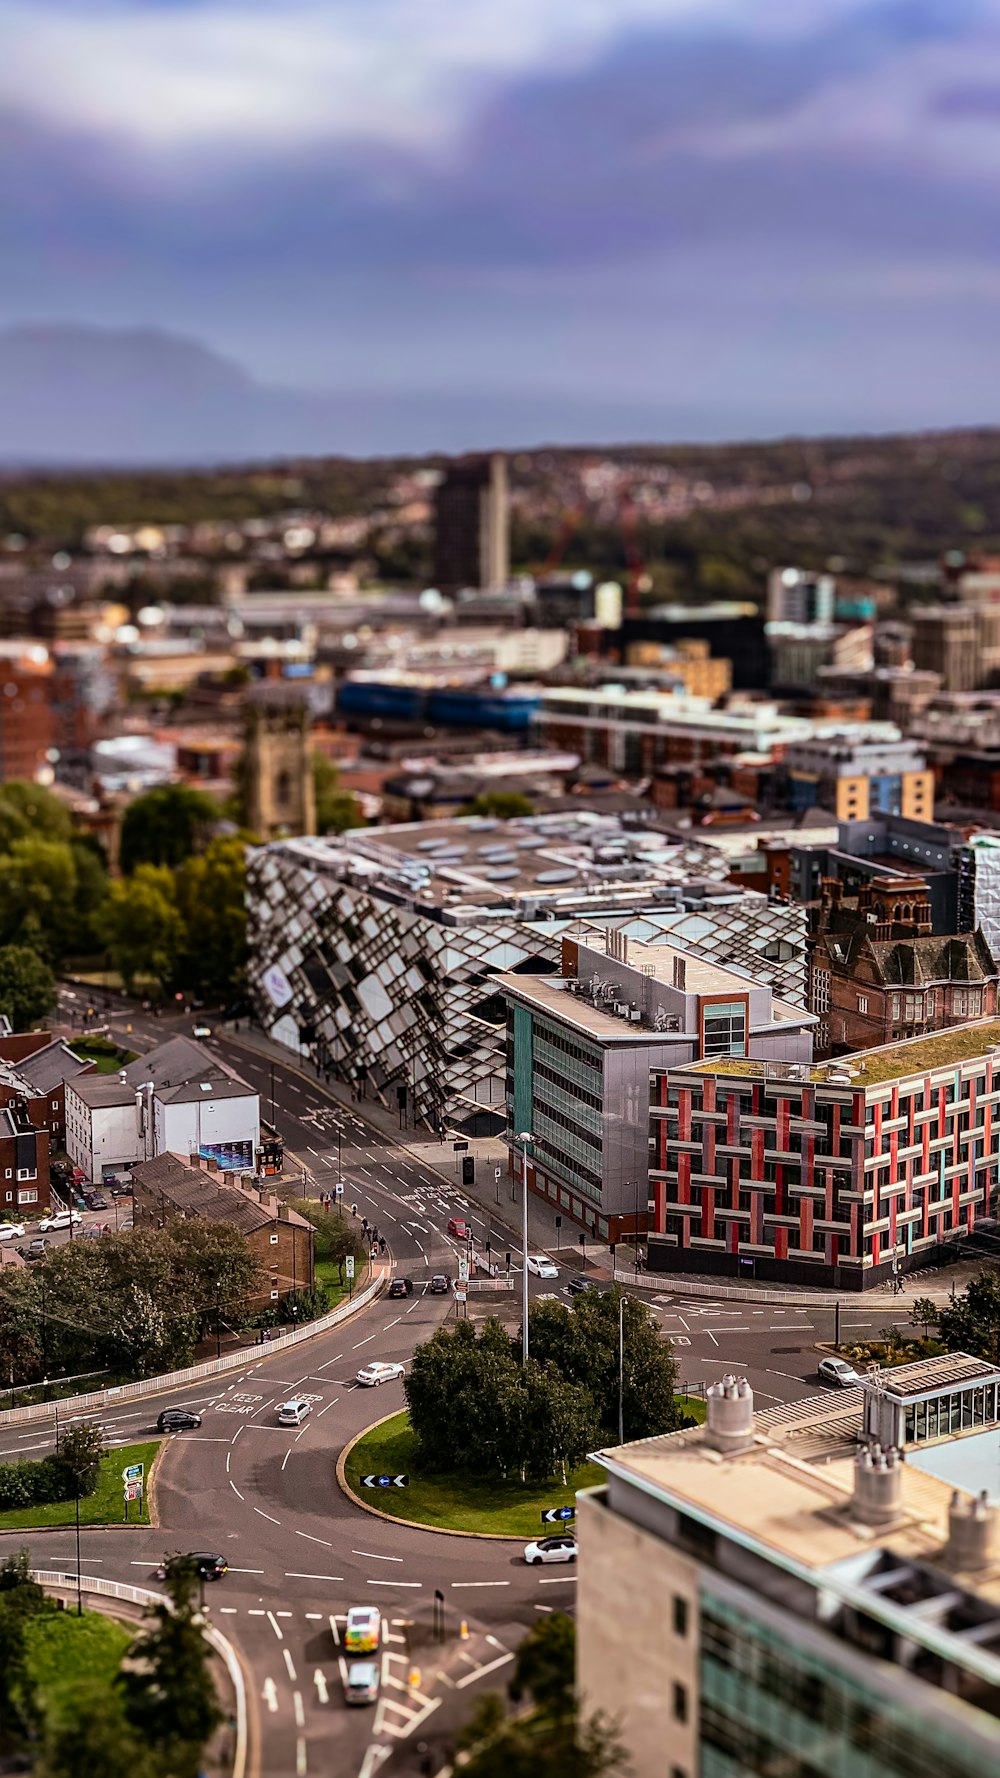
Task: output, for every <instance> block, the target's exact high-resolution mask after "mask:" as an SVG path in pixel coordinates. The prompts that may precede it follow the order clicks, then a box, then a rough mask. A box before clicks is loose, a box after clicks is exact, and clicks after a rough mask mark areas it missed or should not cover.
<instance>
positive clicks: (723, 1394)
mask: <svg viewBox="0 0 1000 1778" xmlns="http://www.w3.org/2000/svg"><path fill="white" fill-rule="evenodd" d="M705 1443H706V1445H709V1446H710V1447H711V1449H712V1450H713V1451H721V1452H722V1453H723V1455H724V1456H726V1457H735V1456H736V1455H737V1453H738V1452H740V1451H748V1450H749V1449H750V1447H751V1445H752V1444H753V1390H752V1389H751V1387H750V1385H749V1383H748V1382H747V1380H746V1378H745V1377H735V1376H734V1375H733V1373H732V1372H731V1371H727V1373H726V1375H725V1376H724V1377H723V1379H722V1382H721V1383H710V1384H709V1386H708V1388H707V1389H706V1391H705Z"/></svg>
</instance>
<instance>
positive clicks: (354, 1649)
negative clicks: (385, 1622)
mask: <svg viewBox="0 0 1000 1778" xmlns="http://www.w3.org/2000/svg"><path fill="white" fill-rule="evenodd" d="M381 1640H382V1613H381V1612H380V1611H379V1608H378V1606H377V1605H352V1606H351V1609H350V1611H349V1612H348V1614H347V1624H346V1627H345V1629H344V1647H345V1648H346V1650H347V1652H348V1654H349V1655H350V1654H355V1655H370V1654H374V1653H375V1650H376V1649H377V1648H378V1645H379V1643H380V1641H381Z"/></svg>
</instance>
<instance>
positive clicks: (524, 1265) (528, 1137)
mask: <svg viewBox="0 0 1000 1778" xmlns="http://www.w3.org/2000/svg"><path fill="white" fill-rule="evenodd" d="M517 1140H518V1141H519V1142H520V1144H521V1200H522V1202H521V1320H522V1326H521V1362H522V1363H523V1364H527V1362H528V1143H529V1142H532V1141H533V1140H534V1138H533V1136H532V1134H531V1131H530V1130H522V1131H521V1132H520V1134H519V1135H518V1138H517Z"/></svg>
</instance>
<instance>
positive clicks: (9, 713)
mask: <svg viewBox="0 0 1000 1778" xmlns="http://www.w3.org/2000/svg"><path fill="white" fill-rule="evenodd" d="M52 692H53V664H52V656H51V654H50V653H49V650H48V649H47V648H43V647H42V646H41V644H40V643H37V642H20V641H13V642H0V694H2V695H0V780H3V781H6V780H7V779H9V778H24V779H28V780H32V779H39V780H49V781H51V776H52V767H51V764H50V763H49V754H50V751H51V749H52V746H53V743H54V738H55V714H54V709H53V701H52Z"/></svg>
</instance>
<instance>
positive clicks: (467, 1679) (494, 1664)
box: [455, 1654, 514, 1692]
mask: <svg viewBox="0 0 1000 1778" xmlns="http://www.w3.org/2000/svg"><path fill="white" fill-rule="evenodd" d="M513 1659H514V1656H513V1655H511V1654H506V1655H498V1656H497V1658H496V1660H495V1661H487V1663H486V1665H485V1667H477V1668H476V1670H475V1672H474V1673H464V1674H463V1675H462V1677H461V1679H457V1680H456V1681H455V1690H456V1691H457V1692H460V1691H462V1689H463V1687H465V1686H467V1685H474V1684H475V1682H476V1680H477V1679H484V1678H485V1676H486V1674H487V1673H495V1672H496V1670H497V1668H498V1667H506V1665H507V1662H508V1661H512V1660H513Z"/></svg>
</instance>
